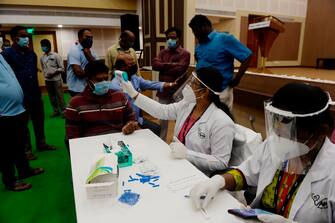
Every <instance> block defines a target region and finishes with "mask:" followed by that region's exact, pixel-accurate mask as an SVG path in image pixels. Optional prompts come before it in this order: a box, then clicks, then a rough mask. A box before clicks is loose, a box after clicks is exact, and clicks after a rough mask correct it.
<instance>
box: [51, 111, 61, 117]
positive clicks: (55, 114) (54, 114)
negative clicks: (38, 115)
mask: <svg viewBox="0 0 335 223" xmlns="http://www.w3.org/2000/svg"><path fill="white" fill-rule="evenodd" d="M57 116H60V113H59V112H53V113H52V114H51V115H50V118H55V117H57Z"/></svg>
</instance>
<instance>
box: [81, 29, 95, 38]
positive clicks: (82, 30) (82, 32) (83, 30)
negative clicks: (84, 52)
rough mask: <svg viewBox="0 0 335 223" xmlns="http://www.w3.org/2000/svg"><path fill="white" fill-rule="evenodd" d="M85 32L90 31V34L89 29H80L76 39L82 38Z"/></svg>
mask: <svg viewBox="0 0 335 223" xmlns="http://www.w3.org/2000/svg"><path fill="white" fill-rule="evenodd" d="M85 31H90V32H92V31H91V29H89V28H83V29H80V30H79V31H78V39H80V38H82V37H83V35H84V32H85Z"/></svg>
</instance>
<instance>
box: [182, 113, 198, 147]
mask: <svg viewBox="0 0 335 223" xmlns="http://www.w3.org/2000/svg"><path fill="white" fill-rule="evenodd" d="M196 121H197V119H194V118H192V117H190V116H189V117H188V118H187V119H186V121H185V122H184V124H183V126H182V127H181V129H180V131H179V134H178V139H179V141H180V142H182V143H184V144H185V137H186V135H187V133H188V132H189V131H190V129H191V128H192V126H193V125H194V123H195V122H196Z"/></svg>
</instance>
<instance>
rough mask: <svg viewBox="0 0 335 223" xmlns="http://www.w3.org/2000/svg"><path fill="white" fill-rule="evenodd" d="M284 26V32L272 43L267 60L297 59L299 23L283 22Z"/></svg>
mask: <svg viewBox="0 0 335 223" xmlns="http://www.w3.org/2000/svg"><path fill="white" fill-rule="evenodd" d="M284 27H285V32H283V33H280V34H279V36H278V37H277V39H276V40H275V42H274V43H273V45H272V48H271V51H270V54H269V58H268V61H276V60H278V61H279V60H298V56H299V43H300V33H301V23H300V22H285V25H284Z"/></svg>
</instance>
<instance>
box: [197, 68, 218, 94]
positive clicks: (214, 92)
mask: <svg viewBox="0 0 335 223" xmlns="http://www.w3.org/2000/svg"><path fill="white" fill-rule="evenodd" d="M192 76H193V77H194V78H195V79H196V80H198V81H199V82H200V83H201V84H202V85H203V86H205V87H206V88H207V89H208V90H210V91H211V92H212V93H213V94H215V95H218V96H220V92H216V91H214V90H213V89H211V88H210V87H208V86H207V85H206V84H205V83H204V82H203V81H201V80H200V78H198V75H197V73H196V72H192Z"/></svg>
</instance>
